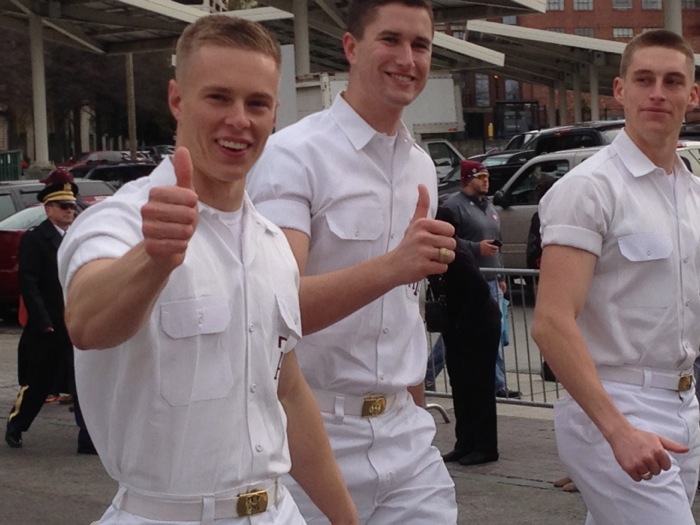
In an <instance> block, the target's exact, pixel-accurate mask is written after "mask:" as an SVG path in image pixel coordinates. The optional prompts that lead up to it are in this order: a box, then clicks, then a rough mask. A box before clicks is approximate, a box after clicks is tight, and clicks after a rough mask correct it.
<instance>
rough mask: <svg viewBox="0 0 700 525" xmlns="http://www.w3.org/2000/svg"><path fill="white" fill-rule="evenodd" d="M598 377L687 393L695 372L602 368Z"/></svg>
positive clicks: (599, 369)
mask: <svg viewBox="0 0 700 525" xmlns="http://www.w3.org/2000/svg"><path fill="white" fill-rule="evenodd" d="M598 377H600V378H601V379H606V380H608V381H617V382H618V383H627V384H629V385H638V386H647V387H651V388H663V389H665V390H674V391H676V392H685V391H686V390H690V388H691V387H692V386H693V370H692V369H690V370H685V371H683V372H679V371H677V370H657V369H653V368H638V367H628V366H600V367H598Z"/></svg>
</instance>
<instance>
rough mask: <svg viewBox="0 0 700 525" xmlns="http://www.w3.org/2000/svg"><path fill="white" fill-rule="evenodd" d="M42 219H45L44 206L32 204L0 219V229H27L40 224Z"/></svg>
mask: <svg viewBox="0 0 700 525" xmlns="http://www.w3.org/2000/svg"><path fill="white" fill-rule="evenodd" d="M44 219H46V212H45V211H44V207H43V206H32V207H31V208H25V209H23V210H22V211H18V212H17V213H15V214H14V215H10V216H9V217H7V218H6V219H4V220H2V221H0V230H28V229H29V228H32V227H33V226H38V225H39V224H41V223H42V222H43V221H44Z"/></svg>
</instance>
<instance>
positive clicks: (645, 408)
mask: <svg viewBox="0 0 700 525" xmlns="http://www.w3.org/2000/svg"><path fill="white" fill-rule="evenodd" d="M614 94H615V98H616V99H617V100H618V101H619V102H620V103H621V104H622V105H623V106H624V109H625V129H624V131H622V132H621V133H620V134H619V135H618V137H617V138H616V139H615V141H614V142H613V143H612V144H611V145H610V146H608V147H607V148H604V149H603V150H601V151H600V152H599V153H597V154H596V155H594V156H593V157H591V159H589V160H588V161H586V162H584V163H583V164H581V165H580V166H579V167H577V168H576V169H574V170H572V171H571V172H570V173H569V174H567V175H566V176H565V177H564V178H563V179H562V180H561V181H559V182H557V183H556V184H555V185H554V186H553V187H552V189H551V190H550V191H549V192H548V193H547V195H545V197H544V199H543V200H542V203H541V204H540V212H539V213H540V219H541V223H542V226H541V230H542V243H543V246H544V253H543V257H542V265H541V278H540V286H539V291H538V298H537V307H536V311H535V321H534V325H533V329H532V335H533V337H534V338H535V340H536V342H537V344H538V345H539V347H540V349H541V350H542V353H543V355H544V357H545V359H546V360H547V362H548V363H549V364H550V365H551V367H552V369H553V371H554V373H555V374H556V376H557V378H559V380H560V381H561V382H562V384H563V385H564V386H565V387H566V389H567V391H568V392H569V394H570V395H571V397H566V398H564V399H562V400H561V401H559V402H558V403H557V405H556V407H555V416H554V417H555V421H554V422H555V429H556V435H557V445H558V448H559V455H560V457H561V459H562V461H563V462H564V463H565V465H566V466H567V469H568V473H569V475H570V476H571V478H572V479H573V481H574V482H575V483H576V486H577V487H578V488H579V490H580V491H581V494H582V496H583V499H584V501H585V503H586V506H587V507H588V518H587V520H586V523H587V524H588V525H602V524H609V525H627V524H629V525H632V524H638V523H650V524H652V523H653V524H667V523H668V524H670V523H673V524H674V525H691V524H693V523H695V521H694V520H693V516H692V514H691V511H690V507H691V504H692V501H693V498H694V496H695V491H696V489H697V481H698V468H700V433H699V431H698V430H699V429H698V402H697V400H696V398H695V395H694V388H693V381H692V366H693V361H694V360H695V358H696V356H697V354H698V348H699V347H700V181H698V179H697V178H696V177H694V176H693V175H692V174H691V173H690V172H689V171H688V170H687V169H686V167H685V165H684V164H683V162H682V161H681V160H680V158H679V157H678V156H677V155H676V153H675V150H676V144H677V141H678V134H679V131H680V126H681V122H682V121H683V118H684V115H685V113H686V112H687V111H690V110H691V109H693V108H694V107H696V106H697V104H698V86H697V85H696V84H695V82H694V65H693V52H692V48H690V46H689V45H688V44H687V42H685V41H684V40H683V39H682V38H681V37H680V36H678V35H676V34H675V33H671V32H669V31H665V30H655V31H649V32H646V33H642V34H640V35H638V36H637V37H635V38H634V39H632V40H631V41H630V42H629V44H628V45H627V47H626V49H625V51H624V53H623V55H622V60H621V64H620V76H619V77H618V78H616V79H615V84H614Z"/></svg>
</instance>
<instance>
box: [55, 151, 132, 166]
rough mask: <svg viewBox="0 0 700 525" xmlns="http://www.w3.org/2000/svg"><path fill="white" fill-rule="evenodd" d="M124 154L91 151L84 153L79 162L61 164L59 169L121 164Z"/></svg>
mask: <svg viewBox="0 0 700 525" xmlns="http://www.w3.org/2000/svg"><path fill="white" fill-rule="evenodd" d="M122 160H123V159H122V152H121V151H109V150H104V151H89V152H87V153H83V154H82V155H81V156H80V157H79V158H78V159H77V160H69V161H66V162H62V163H61V164H59V165H58V166H59V167H70V168H73V167H77V166H87V165H88V164H100V163H102V162H121V161H122Z"/></svg>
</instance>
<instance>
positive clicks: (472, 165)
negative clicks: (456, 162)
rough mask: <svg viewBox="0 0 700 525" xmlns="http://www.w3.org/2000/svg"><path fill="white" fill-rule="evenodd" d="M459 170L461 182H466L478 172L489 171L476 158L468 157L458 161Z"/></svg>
mask: <svg viewBox="0 0 700 525" xmlns="http://www.w3.org/2000/svg"><path fill="white" fill-rule="evenodd" d="M460 170H461V176H462V182H466V181H468V180H469V179H473V178H474V177H476V176H477V175H478V174H479V173H488V172H489V170H488V169H486V166H484V165H483V164H482V163H481V162H479V161H478V160H469V159H466V160H463V161H462V162H461V163H460Z"/></svg>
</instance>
